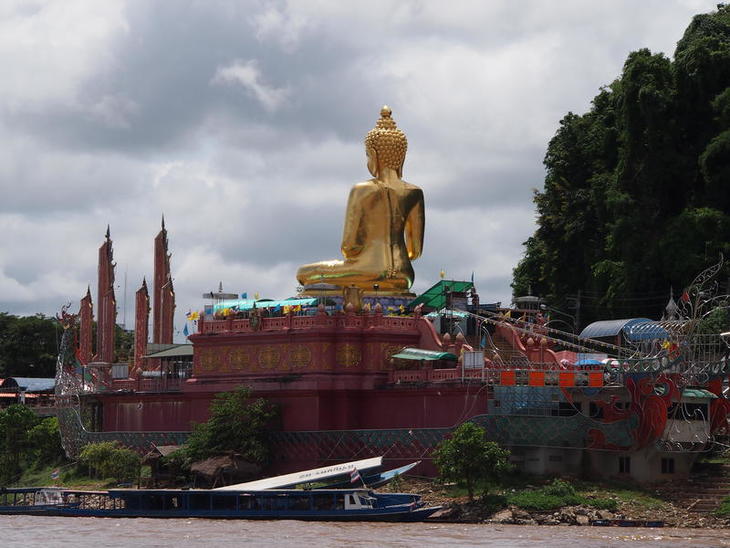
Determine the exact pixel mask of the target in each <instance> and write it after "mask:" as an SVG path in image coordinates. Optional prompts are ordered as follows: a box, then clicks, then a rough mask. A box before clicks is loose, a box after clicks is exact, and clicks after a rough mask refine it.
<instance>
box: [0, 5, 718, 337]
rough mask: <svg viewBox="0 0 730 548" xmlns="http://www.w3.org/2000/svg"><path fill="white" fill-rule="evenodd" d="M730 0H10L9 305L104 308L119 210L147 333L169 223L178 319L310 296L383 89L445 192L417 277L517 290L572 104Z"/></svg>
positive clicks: (489, 291) (0, 37)
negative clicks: (539, 199) (147, 304)
mask: <svg viewBox="0 0 730 548" xmlns="http://www.w3.org/2000/svg"><path fill="white" fill-rule="evenodd" d="M715 4H716V0H712V1H700V0H671V1H670V0H645V1H641V2H637V1H635V0H624V1H618V0H617V1H609V2H605V1H604V2H599V1H588V0H583V1H577V0H561V1H560V2H557V1H548V0H544V1H529V0H524V1H520V2H514V1H509V0H504V1H497V0H493V1H475V2H467V1H452V2H448V3H447V2H440V1H439V2H437V1H433V2H418V1H408V0H394V1H384V0H383V1H380V0H369V1H367V2H364V1H363V2H354V1H353V2H342V1H337V0H333V1H299V0H298V1H292V2H264V1H262V2H255V1H243V0H239V1H224V0H221V1H217V0H206V1H200V0H188V1H182V0H180V1H175V2H171V1H162V0H160V1H151V0H139V1H123V0H105V1H104V2H98V1H95V0H88V1H76V0H63V1H61V0H58V1H45V0H21V1H13V0H3V2H2V3H0V66H2V69H3V70H2V75H0V143H2V146H1V147H0V311H7V312H11V313H15V314H32V313H36V312H42V313H45V314H54V313H55V312H56V311H57V310H58V309H59V308H60V307H61V305H63V304H64V303H66V302H68V301H74V302H76V301H77V300H78V299H79V298H80V297H81V296H82V295H83V294H84V293H85V290H86V286H87V284H91V287H92V294H94V299H96V295H95V281H96V267H97V263H96V261H97V249H98V247H99V245H100V244H101V243H102V241H103V237H104V233H105V231H106V227H107V224H109V225H111V234H112V239H113V241H114V256H115V259H116V261H117V270H116V272H117V286H118V288H117V296H118V301H119V305H120V306H119V316H118V320H119V323H122V322H123V320H124V319H125V315H126V323H127V326H128V327H131V326H132V324H133V319H134V313H133V309H132V307H133V298H132V297H133V294H134V291H135V290H136V289H137V288H138V287H139V285H140V283H141V281H142V277H143V276H145V275H146V276H147V278H148V279H149V278H150V277H151V275H152V249H153V247H152V241H153V238H154V236H155V234H156V233H157V231H158V230H159V226H160V217H161V215H162V214H163V213H164V215H165V219H166V225H167V228H168V231H169V240H170V248H171V251H172V253H173V257H172V268H173V275H174V279H175V287H176V290H177V302H178V320H179V321H178V328H179V329H181V328H182V316H183V314H184V313H185V312H187V311H188V310H189V309H190V308H193V309H196V308H200V307H201V306H202V304H203V300H202V299H201V294H202V293H203V292H204V291H210V290H213V289H217V287H218V283H219V282H223V287H224V289H225V290H227V291H233V292H243V291H247V292H248V293H249V295H252V294H253V293H254V292H258V293H260V295H261V296H262V297H271V298H285V297H288V296H292V295H293V294H294V293H295V288H296V285H297V284H296V280H295V272H296V268H297V265H299V264H302V263H306V262H311V261H314V260H323V259H331V258H337V257H338V255H339V243H340V237H341V231H342V219H343V213H344V208H345V203H346V200H347V194H348V191H349V188H350V187H351V186H352V184H354V183H355V182H357V181H361V180H364V179H366V178H367V177H368V173H367V170H366V166H365V155H364V150H363V145H362V139H363V137H364V135H365V133H366V132H367V131H368V130H369V129H370V128H372V126H373V125H374V122H375V120H376V119H377V117H378V112H379V110H380V107H381V105H382V104H384V103H387V104H388V105H390V106H391V107H392V109H393V116H394V118H395V120H396V121H397V123H398V124H399V127H401V128H402V129H403V130H404V131H405V132H406V134H407V136H408V140H409V152H408V157H407V159H406V164H405V168H404V178H405V179H406V180H408V181H409V182H412V183H414V184H417V185H419V186H420V187H422V188H423V190H424V192H425V196H426V240H425V250H424V255H423V257H422V258H421V259H420V260H418V261H417V262H416V263H415V264H414V266H415V270H416V282H415V286H414V290H416V291H420V290H423V289H425V288H427V287H429V286H430V285H431V284H432V283H434V282H435V281H436V280H437V279H438V275H439V271H440V270H441V269H442V268H443V269H444V270H446V272H447V277H449V278H457V279H459V278H461V279H468V278H469V277H470V276H471V274H472V272H474V276H475V281H476V283H477V287H478V289H479V292H480V295H481V297H482V301H485V302H486V301H497V300H501V301H503V302H509V299H510V288H509V282H510V278H511V270H512V268H513V267H514V265H515V264H516V263H517V261H518V260H519V258H520V256H521V254H522V246H521V243H522V242H523V241H524V240H525V239H526V238H527V237H528V236H529V235H530V234H531V233H532V231H533V230H534V208H533V204H532V201H531V197H532V189H533V188H540V187H541V186H542V179H543V176H544V170H543V166H542V158H543V156H544V153H545V148H546V145H547V142H548V140H549V139H550V137H551V136H552V135H553V134H554V132H555V130H556V128H557V124H558V121H559V120H560V118H562V117H563V116H564V115H565V114H566V113H567V112H568V111H573V112H579V113H582V112H585V111H586V110H587V108H588V107H589V103H590V100H591V98H592V97H593V96H594V95H595V94H596V93H597V92H598V90H599V88H600V87H601V86H602V85H605V84H608V83H610V82H611V81H612V80H613V79H614V78H615V77H616V76H617V75H618V74H619V73H620V71H621V67H622V65H623V62H624V60H625V59H626V56H627V54H628V53H629V52H630V51H632V50H635V49H638V48H642V47H648V48H650V49H651V50H652V51H655V52H664V53H665V54H667V55H668V56H671V55H672V53H673V51H674V47H675V44H676V42H677V40H679V38H681V36H682V33H683V32H684V29H685V28H686V26H687V25H688V24H689V22H690V19H691V17H692V15H693V14H696V13H701V12H708V11H711V10H712V9H714V7H715ZM125 277H126V279H127V306H126V314H125V307H124V306H123V301H124V299H123V295H124V286H125V284H124V280H125Z"/></svg>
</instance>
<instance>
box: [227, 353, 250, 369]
mask: <svg viewBox="0 0 730 548" xmlns="http://www.w3.org/2000/svg"><path fill="white" fill-rule="evenodd" d="M230 364H231V369H237V370H245V369H248V368H249V367H250V365H251V356H250V355H249V353H248V349H247V348H234V349H233V350H231V354H230Z"/></svg>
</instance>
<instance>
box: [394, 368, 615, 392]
mask: <svg viewBox="0 0 730 548" xmlns="http://www.w3.org/2000/svg"><path fill="white" fill-rule="evenodd" d="M473 380H478V381H481V382H483V383H485V384H491V385H502V386H561V387H565V388H567V387H573V386H577V387H590V388H600V387H602V386H604V385H605V384H607V381H609V380H610V378H609V375H608V374H607V373H605V372H604V371H603V370H602V369H571V370H556V369H554V368H550V369H548V368H544V369H486V368H485V369H465V370H463V371H462V369H461V368H454V369H414V370H396V371H390V372H389V374H388V381H389V382H391V383H394V384H402V383H430V382H460V381H470V382H471V381H473Z"/></svg>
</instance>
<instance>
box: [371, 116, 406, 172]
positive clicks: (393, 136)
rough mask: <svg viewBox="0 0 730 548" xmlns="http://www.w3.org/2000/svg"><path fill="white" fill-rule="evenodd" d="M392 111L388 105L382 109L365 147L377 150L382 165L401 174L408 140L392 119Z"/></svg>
mask: <svg viewBox="0 0 730 548" xmlns="http://www.w3.org/2000/svg"><path fill="white" fill-rule="evenodd" d="M391 114H392V111H391V110H390V107H388V106H387V105H385V106H383V108H381V109H380V119H379V120H378V121H377V122H376V123H375V127H374V128H373V129H371V130H370V131H369V132H368V134H367V136H366V137H365V146H366V147H370V148H372V149H373V150H375V152H376V154H377V155H378V160H379V162H380V164H381V165H383V166H385V167H389V168H391V169H395V170H397V171H398V172H399V173H400V171H401V168H402V167H403V162H404V161H405V159H406V150H408V139H406V135H405V133H403V132H402V131H401V130H400V129H398V127H397V126H396V124H395V120H393V118H391Z"/></svg>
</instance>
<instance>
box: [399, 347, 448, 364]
mask: <svg viewBox="0 0 730 548" xmlns="http://www.w3.org/2000/svg"><path fill="white" fill-rule="evenodd" d="M392 357H393V358H399V359H401V360H418V361H422V360H425V361H434V360H449V361H453V362H455V361H456V360H458V359H459V358H458V356H457V355H456V354H452V353H451V352H438V351H435V350H425V349H423V348H404V349H403V350H401V351H400V352H398V353H397V354H393V356H392Z"/></svg>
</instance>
